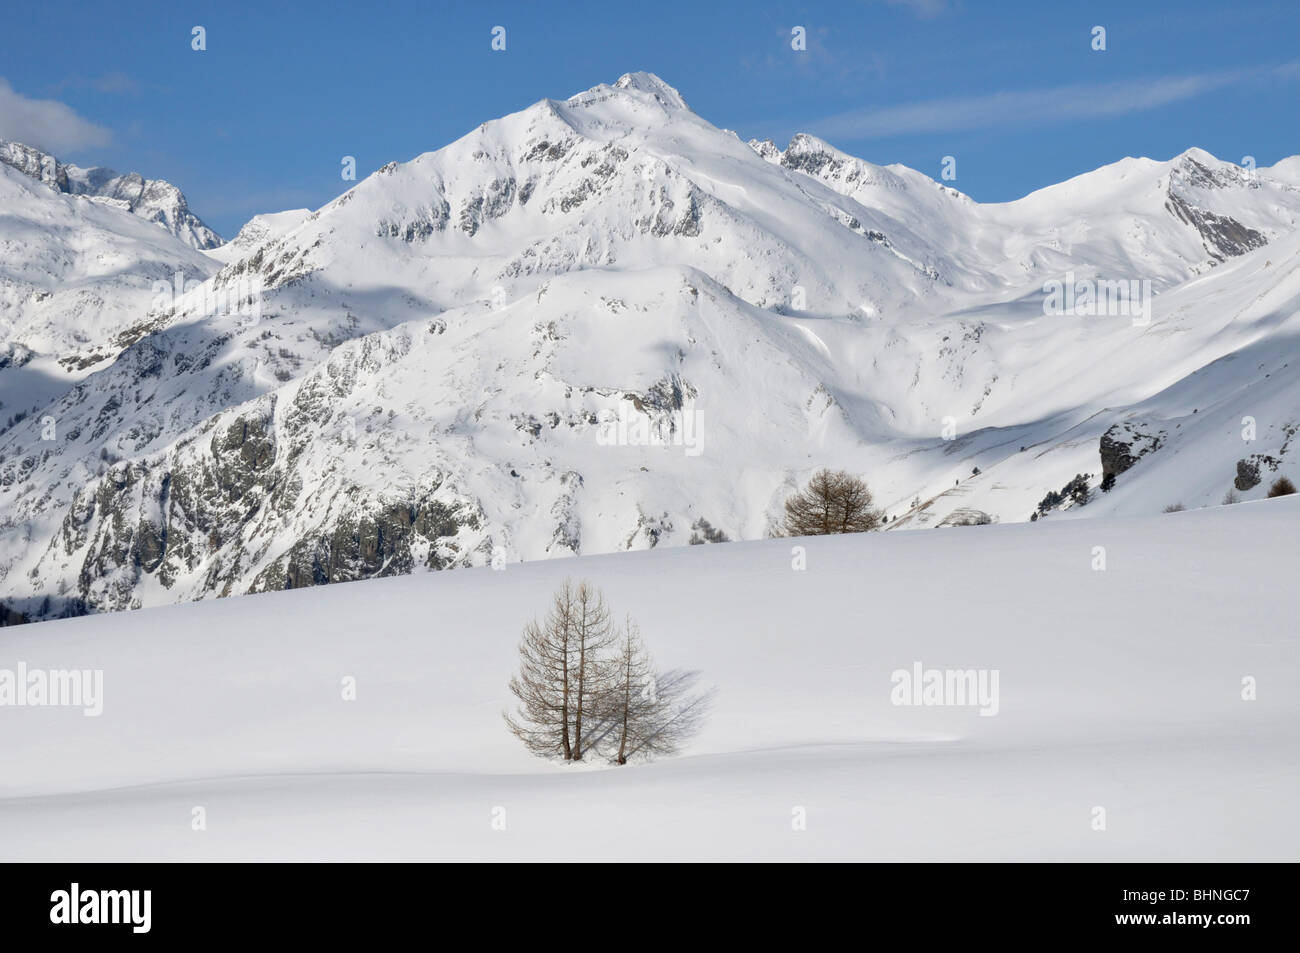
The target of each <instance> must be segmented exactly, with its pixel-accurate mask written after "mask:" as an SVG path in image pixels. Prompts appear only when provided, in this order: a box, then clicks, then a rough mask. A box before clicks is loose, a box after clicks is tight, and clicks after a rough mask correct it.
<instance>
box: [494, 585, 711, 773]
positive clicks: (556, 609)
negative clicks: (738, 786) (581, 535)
mask: <svg viewBox="0 0 1300 953" xmlns="http://www.w3.org/2000/svg"><path fill="white" fill-rule="evenodd" d="M697 677H698V673H696V672H688V671H683V670H680V669H678V670H671V671H667V672H660V671H658V670H657V669H656V668H655V665H654V662H653V661H652V659H651V657H650V655H649V653H648V652H647V651H646V648H645V644H644V642H643V641H642V639H641V632H640V629H639V627H638V626H637V624H636V623H635V622H633V621H632V619H631V618H630V617H629V618H627V619H626V621H625V622H624V624H623V625H622V626H619V625H618V624H616V623H615V622H614V621H613V618H612V615H611V613H610V610H609V607H608V605H607V604H606V603H605V598H604V596H603V595H602V594H601V592H600V590H598V589H596V588H595V587H594V586H592V585H591V584H590V583H588V582H585V581H583V582H579V583H577V584H576V585H575V584H574V583H572V582H571V581H568V580H566V581H565V583H564V585H562V586H561V587H560V589H559V591H558V592H556V593H555V596H554V597H553V598H552V600H551V607H550V611H549V612H548V613H547V615H546V618H545V619H544V620H543V621H542V622H538V621H536V620H534V621H532V622H529V623H528V624H527V625H525V626H524V633H523V638H522V639H521V640H520V642H519V671H518V673H517V674H516V675H515V676H514V677H513V678H511V679H510V691H511V693H512V694H513V695H514V696H515V698H517V699H518V702H519V704H518V708H517V710H516V711H515V713H513V714H505V715H504V717H505V721H506V725H507V726H508V727H509V729H510V731H511V732H512V733H513V734H514V735H515V737H516V738H518V739H519V740H520V741H522V742H523V743H524V745H525V747H527V748H528V750H529V751H531V752H532V753H533V754H535V755H537V756H538V757H542V758H554V759H561V760H564V761H582V760H584V759H586V758H587V757H588V756H589V755H596V756H599V757H603V758H607V759H608V760H610V761H612V762H614V763H615V764H627V763H628V762H629V761H631V760H644V759H647V758H651V757H654V756H656V755H669V754H673V753H675V752H676V751H678V750H679V749H680V748H681V746H682V745H683V744H684V743H685V742H686V741H687V740H688V739H689V738H690V737H692V736H693V735H694V734H695V733H696V731H698V730H699V727H700V724H701V720H702V718H703V716H704V714H705V712H706V710H707V708H708V704H709V701H710V697H711V696H710V695H709V694H707V693H704V694H700V693H696V692H694V684H695V681H696V679H697Z"/></svg>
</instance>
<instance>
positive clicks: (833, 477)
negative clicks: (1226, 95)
mask: <svg viewBox="0 0 1300 953" xmlns="http://www.w3.org/2000/svg"><path fill="white" fill-rule="evenodd" d="M872 502H873V501H872V498H871V491H870V490H869V489H868V488H867V484H866V483H864V482H863V481H862V480H860V479H859V478H858V477H855V476H854V475H853V474H851V473H846V472H845V471H843V470H839V471H836V472H831V471H830V470H826V469H822V470H818V471H817V472H816V473H814V474H813V477H812V479H811V480H809V481H808V485H807V486H806V487H804V488H803V489H802V490H800V491H799V492H798V493H796V494H795V495H794V496H792V497H790V498H789V499H788V500H786V501H785V525H784V526H783V530H784V532H785V535H786V536H829V535H831V534H833V533H865V532H867V531H868V530H873V529H875V528H876V527H877V526H879V525H880V524H881V523H882V522H883V521H884V516H883V514H882V513H881V512H880V510H878V509H876V508H875V507H874V506H873V505H872Z"/></svg>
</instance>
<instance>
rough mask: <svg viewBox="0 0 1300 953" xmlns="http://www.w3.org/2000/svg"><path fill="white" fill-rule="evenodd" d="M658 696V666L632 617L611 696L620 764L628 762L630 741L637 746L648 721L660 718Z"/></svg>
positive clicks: (612, 717)
mask: <svg viewBox="0 0 1300 953" xmlns="http://www.w3.org/2000/svg"><path fill="white" fill-rule="evenodd" d="M657 696H658V693H657V691H656V686H655V672H654V665H653V664H652V663H651V661H650V657H649V656H648V655H646V652H645V646H644V644H643V643H642V642H641V630H640V629H639V628H638V627H637V624H636V623H635V622H633V621H632V619H631V618H630V617H629V618H628V620H627V625H626V627H625V628H624V629H623V639H622V642H621V644H620V645H619V652H618V659H617V676H616V679H615V683H614V686H613V691H612V692H611V695H610V700H611V702H612V711H611V712H610V714H611V720H612V722H613V727H614V732H615V737H617V738H618V752H617V753H616V754H615V755H614V760H615V761H616V762H617V763H619V764H627V754H628V741H629V740H631V742H632V747H633V748H635V747H636V745H637V742H638V740H639V737H640V735H641V734H642V731H643V729H644V728H645V727H646V725H647V723H649V722H656V721H659V720H660V718H659V717H658V715H659V713H658V712H657V711H656V710H655V709H656V708H657V706H658V704H659V701H658V697H657Z"/></svg>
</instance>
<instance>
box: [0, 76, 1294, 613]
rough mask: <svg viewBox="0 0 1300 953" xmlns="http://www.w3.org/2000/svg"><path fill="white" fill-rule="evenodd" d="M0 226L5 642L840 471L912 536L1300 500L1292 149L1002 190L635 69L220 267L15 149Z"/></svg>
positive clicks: (510, 552) (271, 224) (266, 228)
mask: <svg viewBox="0 0 1300 953" xmlns="http://www.w3.org/2000/svg"><path fill="white" fill-rule="evenodd" d="M954 184H955V183H954ZM0 208H2V209H3V214H2V215H0V249H3V252H4V254H3V256H2V257H0V329H2V330H3V335H4V337H3V344H2V345H0V401H3V407H0V422H3V423H4V424H5V428H4V430H3V432H0V599H2V600H3V602H4V604H5V605H6V606H7V610H8V612H9V613H10V615H11V616H12V617H13V618H19V617H21V618H28V619H30V618H44V617H49V616H53V615H59V614H65V613H78V612H84V611H103V610H113V609H126V608H132V607H138V606H144V605H155V604H160V603H166V602H175V601H184V600H191V599H200V598H205V597H209V596H214V595H217V596H219V595H232V594H237V593H243V592H252V591H263V590H274V589H284V588H297V587H302V586H308V585H317V584H321V583H327V582H336V581H345V580H350V579H358V578H365V577H369V576H381V575H391V574H396V573H406V572H411V571H415V570H418V569H422V568H435V569H436V568H445V567H452V566H464V565H479V564H484V563H488V562H492V561H493V560H494V559H495V560H497V561H498V562H500V561H502V560H504V561H505V562H511V561H515V560H519V559H540V558H546V557H549V556H560V555H568V554H573V553H593V552H610V551H618V550H625V549H638V548H647V547H652V546H659V545H684V544H688V543H692V542H705V543H709V542H718V541H722V540H724V539H731V540H740V539H750V538H757V537H761V536H765V535H768V534H769V533H770V532H771V531H772V530H773V528H774V527H775V525H776V523H777V521H778V520H779V517H780V514H781V509H782V502H783V500H784V499H785V498H786V496H787V495H788V494H789V493H790V492H792V491H793V489H794V488H795V487H796V486H797V485H799V484H800V483H801V482H802V481H804V480H806V479H807V477H808V476H809V475H810V474H811V473H812V472H813V471H814V470H815V469H817V468H819V467H821V466H823V465H826V466H831V467H834V468H844V469H849V470H852V471H854V472H857V473H860V474H862V475H863V476H864V477H866V479H867V480H868V482H869V483H870V485H871V486H872V488H873V490H874V491H875V493H876V497H877V502H878V503H879V504H881V505H882V507H883V508H884V509H885V510H886V512H887V514H888V516H889V517H890V522H889V523H888V529H889V531H893V530H895V529H900V530H901V529H904V528H920V527H933V526H954V525H966V524H970V523H982V522H996V521H1024V520H1028V519H1030V518H1031V517H1032V518H1035V519H1040V518H1048V519H1074V518H1080V517H1086V516H1090V515H1101V514H1112V513H1152V512H1159V511H1160V510H1161V509H1162V508H1163V507H1164V506H1166V505H1168V504H1172V503H1182V504H1183V505H1185V506H1187V507H1195V506H1200V505H1212V504H1218V503H1219V502H1220V501H1221V500H1222V498H1223V497H1224V495H1225V493H1227V492H1228V491H1229V490H1232V491H1233V492H1234V493H1236V494H1238V495H1239V496H1240V497H1242V498H1247V499H1250V498H1256V497H1258V496H1262V495H1263V494H1264V493H1265V492H1266V490H1267V486H1268V484H1269V482H1271V480H1273V479H1275V478H1276V477H1277V476H1278V475H1280V474H1283V473H1287V474H1289V475H1290V476H1291V477H1292V478H1293V479H1300V464H1298V463H1297V459H1298V456H1297V452H1296V442H1295V440H1294V438H1295V435H1296V431H1297V429H1298V428H1300V374H1297V373H1296V369H1293V368H1291V367H1290V364H1291V363H1295V362H1300V317H1297V311H1298V310H1300V273H1298V271H1297V265H1300V229H1298V228H1297V222H1298V220H1300V218H1298V217H1300V158H1291V159H1287V160H1285V161H1283V162H1280V163H1278V164H1277V165H1275V166H1273V167H1272V168H1260V169H1247V168H1242V167H1240V166H1238V165H1235V164H1233V163H1229V162H1223V161H1220V160H1218V159H1216V158H1215V157H1213V156H1211V155H1210V154H1208V153H1206V152H1204V151H1202V150H1199V149H1191V150H1188V151H1187V152H1185V153H1183V154H1182V155H1180V156H1177V157H1175V158H1173V159H1170V160H1168V161H1155V160H1151V159H1135V158H1128V159H1123V160H1121V161H1119V162H1116V163H1114V164H1112V165H1108V166H1105V167H1103V168H1101V169H1098V170H1096V171H1094V172H1090V173H1087V174H1085V175H1081V176H1078V177H1076V178H1074V179H1071V180H1069V181H1067V182H1063V183H1061V184H1059V185H1055V186H1051V187H1049V188H1046V189H1042V190H1039V191H1037V192H1034V193H1032V194H1030V195H1028V196H1026V197H1025V198H1023V199H1020V200H1018V201H1015V202H1009V203H1003V204H981V203H978V202H975V201H973V200H972V199H970V198H969V197H967V196H966V195H964V194H962V193H961V192H958V191H956V190H955V189H954V188H952V187H951V186H950V185H949V184H947V183H939V182H935V181H933V180H932V179H930V178H928V177H926V176H925V175H923V174H921V173H919V172H916V171H914V170H912V169H908V168H905V167H902V166H896V165H895V166H877V165H872V164H871V163H868V162H865V161H863V160H861V159H856V158H854V157H852V156H849V155H846V154H845V153H843V152H840V151H839V150H837V149H835V148H834V147H832V146H830V145H829V144H827V143H825V142H822V141H821V140H818V139H816V138H814V137H812V136H807V135H799V136H796V137H795V138H794V139H793V140H792V141H791V142H790V143H789V145H788V146H787V147H786V148H785V149H781V148H779V147H778V146H777V145H775V144H774V143H772V142H770V141H765V142H757V141H754V142H750V143H746V142H744V141H742V140H741V139H739V138H738V137H737V136H736V135H735V134H734V133H732V132H730V131H727V130H723V129H718V128H716V127H714V126H713V125H711V124H710V123H708V122H707V121H706V120H704V119H702V118H701V117H699V116H697V115H696V114H695V113H694V112H692V111H691V110H690V109H689V107H688V106H687V105H686V103H685V102H684V101H683V100H682V97H681V96H680V95H679V94H678V93H677V91H676V90H674V89H673V88H672V87H670V86H669V85H667V84H666V83H664V82H663V81H662V80H660V79H659V78H657V77H655V76H653V75H651V74H648V73H632V74H628V75H626V76H623V77H622V78H620V79H619V80H618V81H617V82H616V83H615V84H613V85H612V86H611V85H600V86H596V87H595V88H593V89H590V90H588V91H586V92H584V93H580V94H578V95H577V96H574V97H572V98H570V99H568V100H563V101H556V100H542V101H541V102H539V103H537V104H535V105H533V106H531V107H529V108H528V109H525V110H523V111H521V112H518V113H515V114H513V115H509V116H506V117H503V118H501V119H497V120H493V121H490V122H486V123H484V124H483V125H482V126H480V127H478V128H477V129H476V130H474V131H473V132H471V133H470V134H469V135H467V136H465V137H464V138H462V139H460V140H458V141H456V142H454V143H452V144H450V145H448V146H446V147H445V148H443V149H440V150H438V151H436V152H430V153H426V154H424V155H422V156H419V157H417V158H415V159H413V160H411V161H410V162H406V163H391V164H389V165H387V166H385V167H384V168H382V169H380V170H379V171H378V172H376V173H374V174H373V175H371V176H370V177H368V178H366V179H365V180H364V181H362V182H359V183H357V184H356V185H355V187H353V188H351V189H350V190H349V191H347V192H346V193H344V194H343V195H341V196H339V198H337V199H335V200H334V201H332V202H330V203H329V204H328V205H326V206H324V207H323V208H321V209H319V210H317V211H314V212H310V211H308V210H300V211H290V212H280V213H276V214H268V215H263V216H258V217H257V218H255V219H254V220H253V221H251V222H250V223H249V224H248V225H246V226H245V227H244V229H243V230H241V232H240V234H239V235H238V236H237V237H236V238H235V239H233V240H232V241H231V242H230V243H228V244H224V245H223V244H221V243H220V239H218V238H217V236H216V235H215V234H214V233H213V232H212V231H211V230H210V229H208V228H207V227H206V226H204V225H203V223H202V222H201V221H200V220H199V219H198V218H196V217H195V216H194V215H193V213H191V212H190V211H189V209H188V207H187V205H186V203H185V199H184V196H183V195H181V193H180V191H179V190H177V189H176V188H175V187H174V186H171V185H169V184H168V183H165V182H156V181H149V180H145V179H143V178H141V177H140V176H138V175H134V174H132V175H126V176H118V175H116V174H115V173H112V172H108V171H106V170H98V169H78V168H77V167H75V166H66V165H63V164H62V163H59V162H58V161H57V160H56V159H54V158H53V157H50V156H45V155H44V154H42V153H39V152H38V151H36V150H32V149H29V148H27V147H25V146H21V145H18V144H15V143H2V144H0ZM178 274H179V276H180V277H179V278H178V277H177V276H178ZM1297 367H1298V368H1300V363H1297ZM1103 473H1105V474H1108V475H1109V479H1107V486H1108V487H1110V486H1111V483H1112V480H1113V487H1112V488H1110V489H1109V490H1108V491H1103V490H1102V488H1101V486H1100V484H1101V481H1102V478H1103ZM1080 475H1086V476H1084V478H1083V479H1082V480H1081V481H1075V478H1076V477H1077V476H1080ZM1072 483H1073V487H1072V488H1071V489H1072V491H1071V492H1065V493H1062V492H1061V491H1062V490H1065V489H1066V488H1067V486H1069V485H1071V484H1072ZM1053 497H1056V499H1053Z"/></svg>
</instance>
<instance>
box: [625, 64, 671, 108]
mask: <svg viewBox="0 0 1300 953" xmlns="http://www.w3.org/2000/svg"><path fill="white" fill-rule="evenodd" d="M614 88H615V89H632V90H636V91H637V92H640V93H648V94H650V95H651V96H653V97H654V98H655V99H657V100H658V101H659V103H660V104H661V105H663V106H668V107H670V108H673V109H690V107H689V106H687V105H686V100H684V99H682V94H681V93H679V92H677V90H676V89H674V88H673V87H672V86H669V85H668V84H667V83H665V82H664V81H663V80H662V79H660V78H659V77H658V76H656V75H655V74H654V73H647V72H645V71H638V72H635V73H624V74H623V75H622V76H620V77H619V78H618V80H617V81H616V82H615V83H614Z"/></svg>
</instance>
